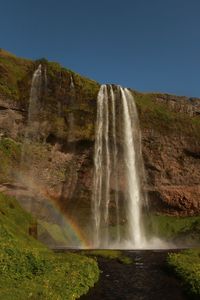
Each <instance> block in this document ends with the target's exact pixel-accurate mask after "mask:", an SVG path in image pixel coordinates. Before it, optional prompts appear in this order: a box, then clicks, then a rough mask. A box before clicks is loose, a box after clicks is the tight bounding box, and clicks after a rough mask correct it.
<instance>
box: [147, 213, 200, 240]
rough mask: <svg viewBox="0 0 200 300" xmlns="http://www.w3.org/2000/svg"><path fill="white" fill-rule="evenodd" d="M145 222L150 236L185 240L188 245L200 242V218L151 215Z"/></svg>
mask: <svg viewBox="0 0 200 300" xmlns="http://www.w3.org/2000/svg"><path fill="white" fill-rule="evenodd" d="M144 221H145V223H146V228H147V231H148V233H149V235H155V236H158V237H160V238H163V239H166V240H175V239H177V241H178V239H185V240H186V241H187V242H188V243H190V242H192V243H193V242H200V216H197V217H175V216H166V215H151V216H146V217H145V219H144Z"/></svg>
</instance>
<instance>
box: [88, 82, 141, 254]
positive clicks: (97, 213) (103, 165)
mask: <svg viewBox="0 0 200 300" xmlns="http://www.w3.org/2000/svg"><path fill="white" fill-rule="evenodd" d="M140 142H141V140H140V129H139V121H138V116H137V110H136V106H135V102H134V98H133V96H132V94H131V93H130V92H129V90H128V89H123V88H122V87H115V88H113V87H112V86H111V85H109V86H107V85H102V86H101V88H100V90H99V93H98V98H97V121H96V137H95V151H94V152H95V153H94V189H93V197H92V215H93V218H94V230H93V243H94V248H98V247H100V248H101V247H102V248H126V247H129V248H142V247H144V244H145V242H146V239H145V235H144V232H143V227H142V218H141V209H142V205H143V204H145V199H143V196H142V193H141V186H140V176H141V172H140V170H142V169H143V166H142V159H141V151H140V149H141V145H140ZM120 191H121V193H120ZM122 194H123V196H122ZM113 223H114V225H113Z"/></svg>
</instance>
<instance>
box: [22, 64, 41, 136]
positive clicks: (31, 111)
mask: <svg viewBox="0 0 200 300" xmlns="http://www.w3.org/2000/svg"><path fill="white" fill-rule="evenodd" d="M45 79H46V78H45ZM41 90H42V65H39V66H38V68H37V69H36V71H35V72H34V74H33V77H32V82H31V92H30V98H29V108H28V122H27V128H26V133H25V140H27V139H28V138H31V139H33V140H34V139H37V134H38V132H39V120H38V119H39V112H40V97H41Z"/></svg>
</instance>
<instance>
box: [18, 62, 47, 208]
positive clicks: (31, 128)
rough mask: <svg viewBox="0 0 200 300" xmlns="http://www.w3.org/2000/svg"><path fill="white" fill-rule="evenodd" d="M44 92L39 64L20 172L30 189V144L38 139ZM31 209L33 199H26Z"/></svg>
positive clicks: (31, 175)
mask: <svg viewBox="0 0 200 300" xmlns="http://www.w3.org/2000/svg"><path fill="white" fill-rule="evenodd" d="M41 92H42V66H41V65H39V66H38V68H37V69H36V70H35V72H34V73H33V77H32V82H31V90H30V98H29V107H28V119H27V126H26V130H25V133H24V140H23V144H22V151H21V160H20V173H19V180H20V182H21V183H23V185H24V186H26V187H27V188H28V189H30V188H31V186H32V184H31V182H30V179H31V178H33V177H34V170H33V169H34V168H33V167H32V159H31V156H30V153H29V152H30V144H31V142H32V141H34V142H35V141H37V139H38V134H39V132H40V129H39V127H40V122H39V114H40V108H41V107H40V98H41ZM26 203H27V205H28V207H27V209H29V211H31V210H32V200H31V199H27V201H26Z"/></svg>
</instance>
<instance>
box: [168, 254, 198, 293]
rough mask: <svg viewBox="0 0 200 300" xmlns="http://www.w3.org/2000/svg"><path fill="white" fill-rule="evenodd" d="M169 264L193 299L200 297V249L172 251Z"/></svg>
mask: <svg viewBox="0 0 200 300" xmlns="http://www.w3.org/2000/svg"><path fill="white" fill-rule="evenodd" d="M167 263H168V266H169V267H170V268H171V269H172V270H173V271H174V272H175V273H176V275H177V276H178V277H179V278H180V279H181V280H182V282H183V284H184V286H185V289H186V291H187V292H188V294H189V295H190V296H191V298H192V299H200V249H193V250H191V249H190V250H185V251H182V252H181V253H171V254H169V255H168V259H167Z"/></svg>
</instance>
